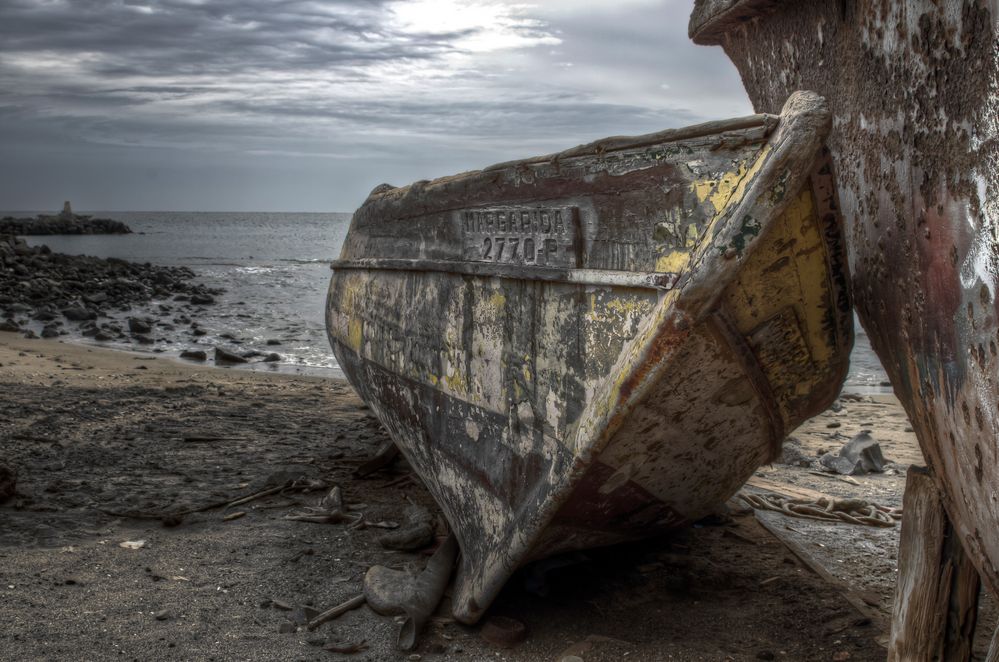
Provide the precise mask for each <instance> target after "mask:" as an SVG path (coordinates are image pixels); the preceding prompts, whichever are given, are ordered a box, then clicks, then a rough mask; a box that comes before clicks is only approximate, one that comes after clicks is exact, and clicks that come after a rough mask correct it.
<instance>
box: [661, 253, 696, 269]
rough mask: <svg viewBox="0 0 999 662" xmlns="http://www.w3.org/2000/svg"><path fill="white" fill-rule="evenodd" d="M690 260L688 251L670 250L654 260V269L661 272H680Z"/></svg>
mask: <svg viewBox="0 0 999 662" xmlns="http://www.w3.org/2000/svg"><path fill="white" fill-rule="evenodd" d="M688 262H690V251H672V252H671V253H668V254H667V255H663V256H662V257H661V258H659V259H658V260H657V261H656V271H659V272H662V273H680V272H681V271H683V270H684V269H685V268H686V267H687V263H688Z"/></svg>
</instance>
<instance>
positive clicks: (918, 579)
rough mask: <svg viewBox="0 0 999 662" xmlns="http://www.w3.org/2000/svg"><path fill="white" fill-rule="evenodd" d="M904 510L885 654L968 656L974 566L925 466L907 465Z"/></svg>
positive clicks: (923, 661) (913, 660)
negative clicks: (956, 534) (958, 537)
mask: <svg viewBox="0 0 999 662" xmlns="http://www.w3.org/2000/svg"><path fill="white" fill-rule="evenodd" d="M903 512H904V513H905V515H904V517H903V520H902V533H901V537H900V540H899V555H898V566H899V567H898V582H897V584H896V585H895V602H894V606H893V609H892V627H891V639H890V641H889V647H888V659H889V660H890V661H891V662H929V661H931V660H947V661H953V662H958V661H966V660H969V659H971V642H972V637H973V635H974V629H975V620H976V615H977V610H978V591H979V579H978V572H977V571H976V570H975V569H974V566H973V565H972V564H971V562H970V560H969V559H968V558H967V557H966V556H965V554H964V551H963V549H962V548H961V545H960V541H958V540H957V539H956V537H955V535H954V531H953V529H952V527H951V526H950V523H949V522H948V520H947V514H946V512H945V511H944V507H943V502H942V501H941V499H940V493H939V492H938V491H937V488H936V486H935V485H934V482H933V478H932V476H931V475H930V473H929V472H928V471H927V470H926V469H923V468H920V467H915V466H913V467H910V468H909V471H908V474H907V475H906V485H905V497H904V499H903Z"/></svg>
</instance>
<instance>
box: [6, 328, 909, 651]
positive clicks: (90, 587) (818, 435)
mask: <svg viewBox="0 0 999 662" xmlns="http://www.w3.org/2000/svg"><path fill="white" fill-rule="evenodd" d="M0 389H2V392H3V397H2V398H0V449H2V450H0V463H6V464H8V465H10V466H13V467H15V468H16V469H17V471H18V476H19V477H18V486H17V495H16V496H15V497H14V498H13V499H12V500H10V501H8V502H7V503H6V504H4V505H3V506H0V605H2V606H0V658H3V659H11V660H15V659H16V660H31V659H65V660H74V659H92V660H101V659H136V660H149V659H178V660H193V659H199V660H201V659H204V660H236V659H254V660H255V659H303V660H306V659H314V660H328V659H355V660H397V659H402V660H407V659H413V660H416V659H424V660H486V659H489V660H562V659H567V660H569V661H570V662H575V660H574V659H573V657H572V656H576V658H579V659H583V660H586V661H594V660H620V659H630V660H756V659H778V660H847V659H849V660H880V659H884V656H885V649H884V648H883V646H882V645H879V643H878V640H879V639H880V640H881V643H882V644H883V642H884V633H883V631H882V630H881V629H879V621H880V620H883V619H884V617H885V616H886V615H887V614H890V609H891V590H892V583H893V581H894V572H895V570H894V568H895V552H894V545H895V544H896V541H897V536H898V527H894V528H891V529H875V528H872V527H859V526H853V525H846V524H820V523H814V522H807V521H804V520H798V519H793V520H792V519H789V518H786V517H784V516H782V515H776V514H768V515H765V516H764V517H767V518H771V519H772V520H773V525H774V526H778V527H779V526H784V527H787V528H788V529H789V530H790V531H791V532H792V533H793V532H794V531H798V532H802V535H804V538H803V544H804V545H806V546H807V547H808V548H809V549H810V550H811V551H812V552H813V553H814V554H815V555H816V556H818V557H820V558H821V559H822V560H823V563H824V564H826V565H828V566H829V567H831V568H832V569H833V570H835V572H834V574H836V575H837V576H839V577H842V578H843V580H844V582H845V584H846V585H847V586H850V587H853V588H854V589H855V590H857V591H864V592H865V593H864V595H865V596H866V597H867V601H868V603H869V604H870V605H872V608H871V609H872V610H873V612H874V618H870V616H869V615H867V616H865V615H864V614H861V613H860V612H858V611H857V609H855V608H854V607H853V606H851V604H850V603H848V602H847V601H846V599H844V597H843V595H842V593H841V590H840V589H839V588H837V587H835V586H833V585H830V584H829V583H828V582H826V581H824V580H822V579H820V578H819V577H818V576H817V575H816V574H814V573H813V572H811V571H810V570H809V569H808V568H807V567H805V566H804V565H803V564H801V563H800V562H799V561H798V560H797V559H796V558H795V557H794V556H793V555H792V554H791V553H790V552H789V551H788V550H787V549H786V548H785V546H784V545H782V544H781V543H780V542H778V541H777V540H776V539H775V538H773V537H772V536H771V535H770V534H769V533H767V532H766V530H765V529H763V528H762V527H761V526H760V524H759V523H758V522H757V520H756V519H755V518H754V516H753V515H752V513H751V512H750V513H747V512H733V513H732V514H731V516H722V517H718V518H715V519H714V520H713V521H710V522H705V523H703V524H702V525H699V526H696V527H693V528H690V529H688V530H686V531H683V532H680V533H678V534H677V535H676V536H674V537H671V538H669V539H663V540H655V541H649V542H643V543H641V544H635V545H628V546H622V547H616V548H613V549H608V550H596V551H591V552H586V553H581V554H576V555H571V556H569V557H567V558H564V559H560V560H558V561H554V562H542V563H541V564H537V565H535V566H533V567H531V568H528V569H526V570H524V571H522V572H521V573H519V574H518V575H517V576H515V577H514V578H513V579H512V580H511V581H510V582H509V584H508V586H507V588H506V589H505V591H504V592H503V594H502V595H501V596H500V598H499V599H498V600H497V602H496V603H495V604H494V605H493V607H492V609H491V611H490V614H491V615H502V616H508V617H512V618H515V619H517V620H519V621H521V622H523V623H524V624H525V625H526V626H527V629H528V638H527V640H526V641H524V642H523V643H521V644H519V645H518V646H516V647H514V648H509V649H501V648H497V647H495V646H494V645H492V644H490V643H489V642H487V641H485V640H484V639H483V638H482V637H481V635H480V628H478V627H465V626H462V625H459V624H456V623H454V622H453V621H452V620H451V619H450V618H448V609H447V605H446V604H444V605H442V608H441V610H440V612H439V616H438V617H437V618H436V619H435V620H434V622H433V623H431V625H430V626H429V628H428V630H427V631H426V633H425V636H424V637H423V639H422V641H421V644H420V646H419V648H418V649H417V651H415V653H401V652H398V651H396V650H395V649H394V647H393V642H394V639H395V636H396V631H397V628H398V624H397V623H396V622H394V621H393V620H392V619H390V618H385V617H382V616H378V615H376V614H374V613H373V612H371V611H370V610H369V609H368V608H367V607H361V608H360V609H357V610H356V611H352V612H350V613H348V614H347V615H345V616H343V617H341V618H340V619H338V620H336V621H334V622H331V623H328V624H326V625H324V626H322V627H320V628H319V629H317V630H316V631H315V632H314V633H310V632H307V631H294V629H295V628H294V627H293V626H292V625H291V621H292V620H294V619H295V618H296V616H300V614H297V613H296V612H297V611H301V608H302V607H303V606H309V605H311V606H313V607H315V608H317V609H324V608H327V607H330V606H332V605H335V604H338V603H340V602H342V601H344V600H346V599H348V598H349V597H351V596H353V595H356V594H357V593H359V592H360V588H361V579H362V577H363V574H364V572H365V570H366V569H367V568H368V567H369V566H371V565H373V564H384V565H389V566H395V567H401V566H403V565H405V564H407V563H411V564H416V565H419V564H422V563H424V562H425V559H426V553H420V552H417V553H406V552H398V551H389V550H386V549H383V548H382V546H381V545H380V544H379V543H378V538H379V537H380V536H381V535H383V534H384V530H383V529H380V528H375V527H362V528H357V529H351V528H349V527H347V526H344V525H335V524H312V523H305V522H298V521H291V520H287V519H284V517H285V516H286V515H288V514H291V513H295V512H298V511H301V510H302V509H303V508H304V507H306V506H309V505H312V504H315V503H316V502H317V501H318V500H319V498H320V497H321V496H322V495H323V494H324V493H325V489H316V490H313V491H309V492H303V491H298V490H296V491H290V492H287V493H284V494H275V495H272V496H270V497H267V498H261V499H257V500H254V501H251V502H249V503H246V504H244V505H241V506H238V507H235V508H225V507H215V508H207V509H205V510H204V511H203V512H199V513H193V514H189V515H186V516H184V517H183V518H176V517H170V516H168V515H170V514H171V513H176V512H178V511H181V510H195V509H198V508H201V507H205V506H210V505H212V504H215V503H222V502H227V501H231V500H234V499H237V498H239V497H241V496H244V495H248V494H252V493H254V492H256V491H259V490H261V489H264V488H266V487H268V486H271V485H280V484H282V483H283V482H284V481H286V480H288V479H289V478H294V477H305V478H306V479H310V480H312V481H315V482H316V484H318V483H322V484H323V485H325V487H326V488H329V487H331V486H333V485H338V486H340V487H341V488H342V490H343V494H344V496H345V500H346V503H347V505H348V507H351V508H353V509H354V511H355V512H357V513H362V514H363V517H364V519H365V521H367V522H389V523H393V522H400V521H401V520H402V519H403V516H404V512H405V509H406V507H407V506H409V504H410V502H415V503H417V504H422V505H425V506H427V507H429V508H431V509H433V511H434V512H437V511H436V508H435V507H434V506H433V502H432V500H431V499H430V497H429V495H428V494H427V492H426V491H425V490H424V489H423V488H422V487H421V486H420V485H419V482H418V481H417V480H414V479H413V478H412V475H411V474H410V473H409V471H408V469H407V467H406V466H405V463H404V462H399V463H397V464H396V465H395V466H393V467H391V468H390V469H388V470H383V471H381V472H379V473H377V474H374V475H372V476H371V477H369V478H367V479H356V478H353V477H352V475H351V474H352V471H353V470H354V469H355V468H356V467H357V466H358V464H360V463H361V462H362V461H363V460H364V459H365V458H367V457H369V456H370V454H371V453H372V452H373V451H374V449H375V448H377V446H378V445H379V444H380V443H381V442H383V441H385V440H386V436H385V433H384V432H383V430H382V429H381V426H380V425H379V424H378V422H377V421H376V420H375V419H374V418H373V417H372V416H371V415H370V414H369V412H368V410H367V408H366V407H365V406H364V405H363V404H362V403H361V402H360V401H359V400H358V399H357V397H356V396H355V395H354V394H353V392H352V391H351V389H350V387H349V385H347V384H346V383H345V382H341V381H335V380H330V379H321V378H310V377H298V376H291V375H282V374H261V373H257V372H249V371H238V370H223V369H215V368H206V367H200V366H192V365H186V364H182V363H178V362H176V361H173V360H170V359H164V358H154V357H152V356H149V355H138V354H130V353H125V352H114V351H108V350H102V349H97V348H91V347H85V346H81V345H70V344H62V343H59V342H54V341H38V340H25V339H22V338H20V337H18V336H17V335H15V334H9V333H0ZM843 404H844V405H845V406H844V408H843V409H842V410H841V411H839V412H835V413H834V412H827V413H826V414H823V415H822V416H819V417H817V418H816V419H813V420H812V421H810V422H808V423H807V424H806V425H805V426H803V427H802V428H801V429H799V430H798V431H797V432H796V433H795V437H796V438H798V439H799V440H800V441H801V445H802V448H803V452H804V453H806V454H811V455H813V456H814V455H815V454H817V453H818V452H819V451H821V450H825V449H831V448H834V447H838V446H839V445H841V444H842V442H843V441H845V440H846V439H847V438H849V437H850V436H852V434H855V433H856V432H857V431H859V430H860V429H861V428H869V429H872V430H873V431H874V436H875V438H876V439H878V440H879V441H880V442H881V444H882V446H883V447H884V449H885V454H886V456H888V458H889V459H891V460H894V461H896V462H897V463H898V466H897V467H895V468H893V469H892V471H890V472H888V474H886V475H877V476H867V477H858V478H857V479H856V481H855V483H854V482H846V481H843V480H839V479H835V478H830V477H826V476H817V475H813V474H811V473H809V470H808V469H806V468H800V467H789V466H784V465H773V466H770V467H765V468H763V469H762V470H761V471H760V472H758V474H757V477H756V478H755V479H754V480H756V481H757V483H758V484H764V485H765V484H766V481H772V482H773V483H774V484H778V485H783V486H785V487H790V488H794V487H797V488H805V489H809V490H817V491H820V492H823V493H828V494H835V495H840V496H856V495H861V496H864V497H865V498H868V499H871V500H875V501H878V502H880V503H883V504H886V505H899V504H900V502H901V494H902V489H903V484H904V471H905V465H907V464H908V463H914V462H919V461H920V455H919V451H918V448H917V447H916V445H915V440H914V438H913V435H912V433H911V432H910V431H908V425H907V422H906V419H905V416H904V413H903V412H902V410H901V408H900V407H899V406H898V403H897V402H896V401H895V400H894V399H893V398H891V397H887V396H884V397H876V398H873V399H871V398H866V397H865V398H861V399H860V401H856V400H852V401H844V403H843ZM837 424H838V426H837ZM830 425H834V426H835V427H829V426H830ZM837 434H838V435H842V436H839V437H837V436H836V435H837ZM234 512H243V513H245V515H242V516H239V517H238V518H236V519H228V520H227V519H226V516H227V515H232V514H233V513H234ZM768 521H770V520H768ZM438 533H443V522H441V523H440V525H439V530H438ZM136 541H143V543H142V546H141V547H140V548H138V549H128V548H126V547H123V546H122V543H125V542H136ZM445 602H446V600H445ZM284 607H290V608H291V609H285V608H284ZM287 630H292V631H290V632H284V631H287ZM360 642H364V644H365V646H366V647H367V648H366V649H365V650H362V651H361V652H359V653H357V654H354V655H345V654H340V653H333V652H329V651H326V650H324V649H323V646H324V645H328V644H331V643H338V644H340V645H343V644H351V643H360Z"/></svg>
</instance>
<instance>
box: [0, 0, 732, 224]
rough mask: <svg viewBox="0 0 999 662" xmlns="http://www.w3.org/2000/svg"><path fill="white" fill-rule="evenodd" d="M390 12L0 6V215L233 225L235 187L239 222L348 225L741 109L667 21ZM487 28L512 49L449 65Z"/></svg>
mask: <svg viewBox="0 0 999 662" xmlns="http://www.w3.org/2000/svg"><path fill="white" fill-rule="evenodd" d="M463 1H464V2H469V3H471V2H476V1H477V0H463ZM587 4H588V6H589V5H593V4H594V3H592V2H591V3H587ZM146 6H148V7H151V8H152V11H151V12H146V11H145V10H143V9H142V8H143V7H146ZM391 6H392V2H391V1H390V0H354V1H350V2H346V1H343V2H338V1H327V2H320V1H305V0H209V1H208V2H201V3H194V2H187V1H185V0H165V1H162V2H154V1H153V0H150V1H149V2H148V3H141V2H138V1H129V0H126V1H125V2H121V1H120V0H115V1H113V0H72V1H63V2H58V1H46V2H41V1H39V2H35V1H32V0H0V15H2V19H0V208H3V207H7V208H10V207H12V206H13V207H21V208H26V207H32V206H39V205H42V204H44V203H45V201H47V200H49V199H51V198H55V199H57V200H61V199H63V198H65V197H69V192H70V191H76V193H74V194H73V196H74V200H76V199H79V203H78V204H79V206H80V207H81V208H86V207H87V206H89V207H91V208H101V207H104V208H107V207H113V206H115V205H117V206H118V208H122V207H123V206H127V207H131V208H133V209H134V208H139V207H142V206H144V205H145V206H147V207H160V208H164V207H169V206H170V205H169V204H167V203H168V202H169V200H168V197H167V196H168V195H169V194H170V193H171V192H172V194H173V195H174V196H175V197H176V199H177V200H178V202H177V204H176V205H175V207H176V208H178V209H180V208H184V209H196V208H199V207H201V208H203V209H226V208H230V209H232V208H236V207H237V206H239V207H240V208H244V209H245V208H247V207H245V206H241V205H245V204H250V203H249V202H247V200H248V199H249V198H247V197H246V196H243V197H234V196H237V193H238V191H239V188H240V186H246V187H252V188H253V191H254V195H255V196H258V197H257V198H254V200H256V202H254V203H253V204H260V205H264V206H261V207H259V208H260V209H292V208H295V209H304V208H311V209H326V210H329V209H334V210H349V209H350V208H351V207H353V206H354V205H355V204H356V203H357V202H358V201H359V200H360V199H363V197H364V195H365V194H366V193H367V191H368V190H370V188H371V187H372V186H374V185H375V184H377V183H379V182H381V181H385V180H389V181H393V182H394V183H397V184H401V183H405V182H406V181H409V180H414V179H422V178H427V177H432V176H438V175H444V174H448V173H450V172H456V171H460V170H465V169H470V168H474V167H481V166H484V165H487V164H489V163H493V162H498V161H503V160H507V159H511V158H516V157H521V156H527V155H530V154H538V153H545V152H550V151H553V150H556V149H561V148H564V147H569V146H571V145H574V144H578V143H581V142H585V141H588V140H591V139H595V138H599V137H601V136H602V135H609V134H622V133H642V132H646V131H652V130H656V129H661V128H665V127H668V126H678V125H682V124H687V123H692V122H696V121H700V120H702V119H705V118H706V117H708V116H711V115H713V114H714V113H715V112H716V108H724V109H725V110H728V109H729V108H732V109H735V112H739V111H740V109H745V110H746V111H748V103H746V101H745V96H744V95H743V93H742V91H741V85H739V82H738V78H737V76H735V74H734V71H733V70H732V68H731V66H730V65H728V63H727V62H726V61H725V59H724V56H723V55H722V54H721V53H720V52H718V51H716V50H715V51H712V50H711V49H698V48H696V47H694V46H692V45H690V44H689V43H688V42H687V40H686V36H685V25H686V13H687V10H688V7H687V3H686V2H678V1H677V0H663V3H662V4H658V5H657V4H653V3H648V4H646V5H644V6H643V5H637V6H636V5H635V4H634V3H624V4H623V5H621V6H617V3H615V2H612V1H611V0H609V1H608V3H607V6H606V7H603V8H599V7H598V8H597V9H593V8H592V7H589V9H585V10H579V11H565V10H562V11H560V12H555V11H548V10H546V8H545V5H543V4H539V5H537V6H536V7H535V8H534V9H532V10H530V11H532V12H534V13H533V14H532V15H531V16H528V17H526V18H528V19H530V20H524V21H519V22H518V21H517V20H511V22H510V24H509V25H507V26H506V27H502V28H501V27H497V26H495V25H488V24H485V25H471V26H467V25H461V26H459V27H457V28H454V29H442V28H439V27H436V26H434V25H433V24H432V23H430V22H429V21H428V22H427V24H428V25H427V27H426V28H424V29H422V30H420V31H416V30H414V29H412V28H410V29H408V30H405V31H403V30H401V29H400V28H399V26H398V24H397V23H396V22H394V21H393V20H391V18H392V15H391ZM510 11H511V12H515V11H523V10H521V9H516V8H514V9H510ZM511 15H512V14H511ZM499 29H506V30H508V31H509V33H510V34H513V35H515V36H517V37H518V38H520V39H521V40H522V41H523V42H525V43H521V42H518V44H519V45H516V46H511V47H503V48H497V49H495V50H489V51H487V52H473V51H472V50H470V49H469V48H468V47H467V44H468V41H469V39H471V38H476V37H483V38H487V37H490V36H494V35H495V32H496V31H497V30H499ZM555 36H557V37H558V39H559V40H560V41H561V43H559V44H557V45H551V43H552V42H553V41H554V39H553V37H555ZM569 63H571V64H572V65H573V66H572V67H568V66H567V65H568V64H569ZM666 83H668V84H669V86H670V88H669V89H668V90H664V89H661V85H662V84H666ZM87 164H91V167H88V165H87ZM143 173H145V174H143ZM148 173H155V176H152V175H149V174H148ZM193 173H197V176H196V177H195V176H193ZM290 173H293V174H294V176H292V175H291V174H290ZM212 181H215V182H217V183H218V186H211V182H212ZM322 182H326V183H325V184H322ZM330 182H335V184H330ZM306 183H311V184H309V186H311V185H313V184H314V185H315V186H316V187H317V188H315V189H310V188H309V186H307V185H306ZM310 190H311V191H312V193H311V194H309V193H308V191H310ZM46 191H47V193H46ZM261 191H266V195H265V194H264V193H263V192H261ZM88 192H89V193H88ZM143 196H146V197H145V198H144V197H143ZM88 199H89V200H92V202H88ZM144 199H145V200H147V201H148V202H145V203H143V202H142V201H143V200H144ZM227 199H233V200H240V205H236V204H235V202H231V203H227V202H226V200H227ZM102 200H106V201H110V202H102ZM181 200H183V204H181V202H180V201H181ZM126 201H127V202H126ZM265 203H266V204H265ZM48 206H51V203H49V204H48Z"/></svg>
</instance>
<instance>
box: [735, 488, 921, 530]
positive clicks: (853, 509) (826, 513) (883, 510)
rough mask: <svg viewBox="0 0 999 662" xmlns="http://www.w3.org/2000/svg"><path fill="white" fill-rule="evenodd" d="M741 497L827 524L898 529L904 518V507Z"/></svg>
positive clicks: (850, 501) (755, 505)
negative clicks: (896, 527) (897, 523)
mask: <svg viewBox="0 0 999 662" xmlns="http://www.w3.org/2000/svg"><path fill="white" fill-rule="evenodd" d="M739 497H740V498H741V499H742V500H743V501H745V502H746V503H747V504H749V505H750V506H752V507H753V508H756V509H758V510H772V511H774V512H778V513H783V514H785V515H788V516H789V517H802V518H804V519H816V520H821V521H824V522H848V523H850V524H863V525H866V526H882V527H889V526H895V522H896V521H898V520H900V519H902V509H901V508H889V507H887V506H880V505H878V504H876V503H871V502H869V501H865V500H863V499H834V498H832V497H820V498H818V499H813V500H809V499H792V498H790V497H785V496H780V495H777V494H748V493H746V492H739Z"/></svg>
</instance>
